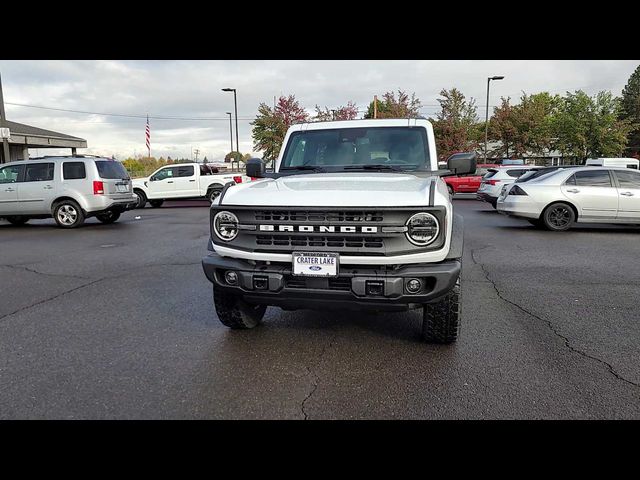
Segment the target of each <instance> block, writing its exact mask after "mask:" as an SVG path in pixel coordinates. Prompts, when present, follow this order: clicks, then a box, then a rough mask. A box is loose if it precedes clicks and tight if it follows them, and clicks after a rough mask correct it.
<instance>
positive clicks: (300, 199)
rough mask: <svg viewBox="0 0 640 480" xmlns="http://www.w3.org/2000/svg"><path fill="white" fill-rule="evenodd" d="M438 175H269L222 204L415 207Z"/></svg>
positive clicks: (240, 187) (239, 187) (422, 202)
mask: <svg viewBox="0 0 640 480" xmlns="http://www.w3.org/2000/svg"><path fill="white" fill-rule="evenodd" d="M434 178H437V177H432V176H429V177H417V176H415V175H411V174H405V173H369V172H366V173H362V172H358V173H315V174H302V175H291V176H286V177H281V178H278V179H271V178H265V179H261V180H255V181H253V182H249V183H246V184H240V185H236V186H233V187H231V188H229V189H228V190H227V192H226V194H225V196H224V198H223V200H222V205H247V206H253V205H255V206H262V207H268V206H274V207H276V206H277V207H296V206H303V207H394V206H401V207H413V206H425V205H428V204H429V193H430V188H431V182H432V180H433V179H434Z"/></svg>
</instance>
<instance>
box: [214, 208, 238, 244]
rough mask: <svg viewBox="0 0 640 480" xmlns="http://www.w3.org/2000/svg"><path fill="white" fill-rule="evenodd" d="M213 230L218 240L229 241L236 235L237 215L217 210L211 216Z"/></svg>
mask: <svg viewBox="0 0 640 480" xmlns="http://www.w3.org/2000/svg"><path fill="white" fill-rule="evenodd" d="M213 231H214V233H215V234H216V236H217V237H218V238H219V239H220V240H224V241H225V242H230V241H231V240H233V239H234V238H236V236H237V235H238V217H236V216H235V215H234V214H233V213H231V212H218V213H217V214H216V216H215V217H213Z"/></svg>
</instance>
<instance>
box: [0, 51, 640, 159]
mask: <svg viewBox="0 0 640 480" xmlns="http://www.w3.org/2000/svg"><path fill="white" fill-rule="evenodd" d="M638 64H640V61H634V60H631V61H619V60H615V61H609V60H607V61H530V60H526V61H524V60H490V61H477V60H464V61H463V60H455V61H444V60H441V61H440V60H439V61H408V60H402V61H364V60H358V61H345V60H340V61H326V60H322V61H320V60H314V61H294V60H287V61H266V60H261V61H113V60H109V61H52V60H47V61H0V73H2V79H3V84H4V95H5V101H6V102H12V103H25V104H31V105H42V106H51V107H59V108H64V109H72V110H83V111H91V112H106V113H119V114H132V115H143V116H144V115H146V114H147V113H148V114H150V115H154V116H178V117H199V118H201V117H213V118H217V119H218V120H178V119H162V120H160V119H157V120H156V119H152V120H151V138H152V153H153V154H154V155H156V156H160V155H164V156H167V155H171V156H173V157H176V156H183V157H190V156H191V148H192V147H193V148H198V149H199V150H200V151H201V154H200V156H201V158H202V157H204V156H207V157H208V158H209V159H210V160H211V159H216V158H222V157H224V155H225V154H226V153H227V152H228V151H229V146H230V145H229V122H228V117H227V116H226V114H225V112H233V94H232V93H225V92H222V91H221V90H220V89H221V88H224V87H233V88H236V89H237V90H238V116H239V137H240V149H241V151H243V152H250V151H251V150H252V141H251V126H250V125H249V122H250V121H251V119H252V118H254V117H255V114H256V112H257V108H258V105H259V103H260V102H265V103H267V104H269V105H271V104H272V103H273V97H274V96H279V95H281V94H282V95H288V94H295V95H296V97H297V98H298V99H299V100H300V102H301V103H302V105H303V106H304V107H305V108H307V109H308V110H313V108H314V106H315V105H316V104H318V105H319V106H321V107H324V106H327V107H329V108H333V107H336V106H339V105H344V104H345V103H346V102H347V101H349V100H353V101H354V102H355V103H356V104H357V105H358V106H359V107H360V108H361V109H363V110H364V109H366V106H367V105H368V103H369V102H370V101H371V100H372V98H373V95H375V94H379V95H380V94H382V93H384V92H385V91H387V90H397V89H399V88H401V89H404V90H406V91H408V92H415V93H416V94H417V96H418V97H419V98H420V99H421V100H422V103H423V104H424V108H423V110H422V113H423V114H424V115H425V116H427V117H428V116H431V115H434V114H435V112H436V111H437V109H438V107H437V98H438V94H439V92H440V90H442V89H443V88H452V87H457V88H458V89H460V90H461V91H462V92H463V93H464V94H465V95H466V96H468V97H474V98H475V99H476V101H477V105H478V106H479V109H478V110H479V113H481V114H482V113H483V112H484V105H485V104H486V98H485V96H486V78H487V77H488V76H491V75H504V76H505V79H504V80H502V81H500V82H493V83H492V84H491V97H490V100H489V104H490V106H491V105H495V104H497V103H498V102H499V101H500V97H501V96H505V97H506V96H510V97H511V98H512V99H517V98H519V97H520V95H521V94H522V92H523V91H525V92H527V93H535V92H539V91H550V92H552V93H559V94H562V93H564V92H566V91H573V90H577V89H582V90H585V91H586V92H587V93H589V94H594V93H596V92H597V91H599V90H611V91H612V92H613V93H614V95H619V94H620V92H621V90H622V88H623V86H624V85H625V84H626V82H627V80H628V78H629V76H630V75H631V73H632V72H633V70H634V69H635V68H636V67H637V66H638ZM6 110H7V117H8V118H9V119H10V120H13V121H17V122H22V123H27V124H31V125H35V126H39V127H42V128H47V129H51V130H57V131H60V132H63V133H67V134H70V135H75V136H79V137H82V138H86V139H87V141H88V144H89V147H90V148H89V149H88V151H87V153H96V154H103V155H112V154H115V155H116V156H117V157H119V158H122V157H126V156H128V155H133V154H134V153H143V152H144V151H145V146H144V128H145V122H146V120H145V119H144V118H127V117H105V116H100V115H89V114H77V113H68V112H57V111H50V110H38V109H32V108H25V107H18V106H13V105H7V107H6ZM481 116H482V115H481ZM234 128H235V126H234ZM234 141H235V133H234ZM39 153H40V154H42V153H43V152H42V151H40V152H39Z"/></svg>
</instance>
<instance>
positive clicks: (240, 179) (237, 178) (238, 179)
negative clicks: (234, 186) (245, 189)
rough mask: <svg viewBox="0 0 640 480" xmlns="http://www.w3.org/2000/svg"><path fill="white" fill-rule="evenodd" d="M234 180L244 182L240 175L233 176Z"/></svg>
mask: <svg viewBox="0 0 640 480" xmlns="http://www.w3.org/2000/svg"><path fill="white" fill-rule="evenodd" d="M233 181H234V182H236V183H242V177H240V176H238V177H233Z"/></svg>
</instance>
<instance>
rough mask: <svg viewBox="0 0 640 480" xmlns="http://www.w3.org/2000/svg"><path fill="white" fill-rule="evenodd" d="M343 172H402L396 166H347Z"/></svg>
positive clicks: (400, 168)
mask: <svg viewBox="0 0 640 480" xmlns="http://www.w3.org/2000/svg"><path fill="white" fill-rule="evenodd" d="M344 169H345V170H392V171H394V172H402V171H403V169H402V167H399V166H397V165H382V164H378V165H347V166H346V167H344Z"/></svg>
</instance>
